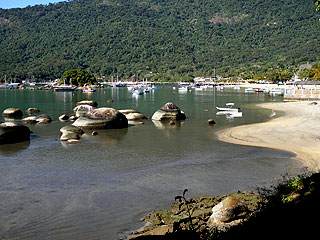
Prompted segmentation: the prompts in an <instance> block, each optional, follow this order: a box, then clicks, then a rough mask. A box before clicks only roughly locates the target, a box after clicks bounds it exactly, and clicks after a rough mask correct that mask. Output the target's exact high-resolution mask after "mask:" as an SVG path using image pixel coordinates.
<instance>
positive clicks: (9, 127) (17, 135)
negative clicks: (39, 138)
mask: <svg viewBox="0 0 320 240" xmlns="http://www.w3.org/2000/svg"><path fill="white" fill-rule="evenodd" d="M30 134H31V131H30V129H29V128H28V127H27V126H24V125H21V124H18V123H15V122H3V123H0V145H1V144H12V143H18V142H24V141H29V140H30Z"/></svg>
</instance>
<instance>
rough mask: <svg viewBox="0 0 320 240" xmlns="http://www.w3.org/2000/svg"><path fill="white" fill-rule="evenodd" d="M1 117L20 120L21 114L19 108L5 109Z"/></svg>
mask: <svg viewBox="0 0 320 240" xmlns="http://www.w3.org/2000/svg"><path fill="white" fill-rule="evenodd" d="M2 116H3V117H8V118H21V117H22V116H23V112H22V111H21V110H20V109H19V108H7V109H5V110H4V111H3V112H2Z"/></svg>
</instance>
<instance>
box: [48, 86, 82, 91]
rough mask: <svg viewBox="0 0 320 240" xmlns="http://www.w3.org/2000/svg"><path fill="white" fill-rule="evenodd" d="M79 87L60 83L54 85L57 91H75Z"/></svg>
mask: <svg viewBox="0 0 320 240" xmlns="http://www.w3.org/2000/svg"><path fill="white" fill-rule="evenodd" d="M77 89H78V87H77V86H72V85H59V86H55V87H54V91H56V92H73V91H76V90H77Z"/></svg>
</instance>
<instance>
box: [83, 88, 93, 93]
mask: <svg viewBox="0 0 320 240" xmlns="http://www.w3.org/2000/svg"><path fill="white" fill-rule="evenodd" d="M95 91H96V90H95V89H93V88H86V89H83V90H82V92H83V93H92V92H95Z"/></svg>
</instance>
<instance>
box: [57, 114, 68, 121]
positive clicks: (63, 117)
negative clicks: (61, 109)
mask: <svg viewBox="0 0 320 240" xmlns="http://www.w3.org/2000/svg"><path fill="white" fill-rule="evenodd" d="M69 119H70V115H68V114H62V115H61V116H60V117H59V121H61V122H66V121H68V120H69Z"/></svg>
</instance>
